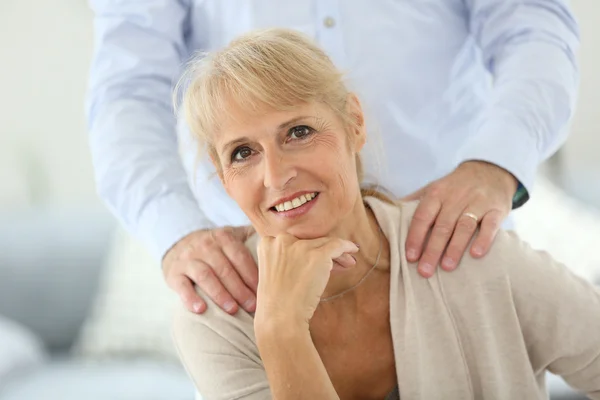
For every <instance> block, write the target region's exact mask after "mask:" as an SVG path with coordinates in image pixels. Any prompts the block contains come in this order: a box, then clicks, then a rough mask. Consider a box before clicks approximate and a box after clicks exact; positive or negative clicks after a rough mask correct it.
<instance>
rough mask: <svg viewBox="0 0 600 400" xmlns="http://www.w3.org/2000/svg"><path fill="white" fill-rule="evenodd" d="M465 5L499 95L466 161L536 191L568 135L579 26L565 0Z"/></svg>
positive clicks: (482, 0)
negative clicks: (500, 171)
mask: <svg viewBox="0 0 600 400" xmlns="http://www.w3.org/2000/svg"><path fill="white" fill-rule="evenodd" d="M466 3H467V5H468V9H469V29H470V32H471V34H472V35H473V37H474V38H475V40H476V41H477V43H478V45H479V47H480V48H481V52H482V58H483V62H484V63H485V66H486V68H487V69H488V70H489V71H490V73H491V75H492V79H493V90H492V96H491V98H489V99H487V105H486V109H485V111H484V114H483V116H482V118H481V120H480V121H479V124H478V126H477V128H476V129H477V134H476V135H474V137H473V139H472V140H471V141H469V142H468V143H467V144H466V145H465V146H464V147H463V149H462V151H461V154H460V160H462V161H467V160H483V161H487V162H491V163H493V164H496V165H498V166H500V167H502V168H504V169H506V170H507V171H509V172H511V173H512V174H513V175H514V176H515V177H516V178H517V179H518V180H519V181H520V182H521V183H522V184H523V185H524V186H525V188H526V189H527V190H530V188H531V186H532V183H533V180H534V176H535V170H536V168H537V166H538V165H539V164H540V163H541V162H542V161H543V160H544V159H546V158H547V157H549V156H550V155H552V153H554V152H555V151H556V150H557V149H558V148H559V147H560V146H561V145H562V144H563V143H564V141H565V140H566V137H567V133H568V130H567V124H568V122H569V121H570V118H571V116H572V114H573V110H574V107H575V101H576V97H577V88H578V81H579V75H578V66H577V61H576V58H575V53H576V50H577V48H578V46H579V30H578V25H577V23H576V21H575V19H574V17H573V15H572V13H571V11H570V10H569V8H568V5H567V1H566V0H466Z"/></svg>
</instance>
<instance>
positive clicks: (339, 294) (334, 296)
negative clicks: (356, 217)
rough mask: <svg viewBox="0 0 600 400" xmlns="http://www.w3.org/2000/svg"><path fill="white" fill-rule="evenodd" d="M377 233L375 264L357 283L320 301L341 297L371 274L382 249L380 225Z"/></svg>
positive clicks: (377, 262)
mask: <svg viewBox="0 0 600 400" xmlns="http://www.w3.org/2000/svg"><path fill="white" fill-rule="evenodd" d="M378 233H379V252H378V253H377V258H376V259H375V264H373V266H372V267H371V269H370V270H368V271H367V273H366V274H365V275H364V276H363V277H362V278H361V279H360V281H358V283H357V284H356V285H354V286H350V287H349V288H348V289H345V290H342V291H341V292H340V293H338V294H334V295H333V296H329V297H325V298H323V299H321V303H324V302H326V301H331V300H335V299H337V298H338V297H342V296H343V295H345V294H346V293H348V292H349V291H351V290H354V289H356V288H357V287H359V286H360V284H361V283H363V282H364V281H365V280H366V279H367V278H368V277H369V275H371V272H373V270H374V269H375V267H377V264H379V258H380V257H381V249H383V240H381V227H379V231H378Z"/></svg>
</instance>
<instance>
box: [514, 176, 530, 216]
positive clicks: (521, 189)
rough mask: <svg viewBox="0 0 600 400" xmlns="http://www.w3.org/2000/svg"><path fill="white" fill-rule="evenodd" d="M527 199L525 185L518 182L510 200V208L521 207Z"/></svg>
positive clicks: (527, 194) (527, 193)
mask: <svg viewBox="0 0 600 400" xmlns="http://www.w3.org/2000/svg"><path fill="white" fill-rule="evenodd" d="M527 200H529V192H528V191H527V189H525V186H523V184H522V183H521V182H519V186H517V191H516V192H515V195H514V196H513V200H512V209H513V210H514V209H517V208H519V207H521V206H522V205H523V204H525V203H527Z"/></svg>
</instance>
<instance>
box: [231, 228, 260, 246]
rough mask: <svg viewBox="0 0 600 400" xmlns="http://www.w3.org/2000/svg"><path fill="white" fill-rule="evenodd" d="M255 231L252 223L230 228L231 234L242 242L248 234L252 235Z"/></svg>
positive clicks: (246, 238)
mask: <svg viewBox="0 0 600 400" xmlns="http://www.w3.org/2000/svg"><path fill="white" fill-rule="evenodd" d="M255 232H256V231H255V230H254V227H253V226H252V225H245V226H236V227H234V228H232V229H231V233H232V235H233V236H234V237H235V238H236V239H238V241H240V242H242V243H244V242H245V241H246V240H248V238H249V237H250V236H252V235H253V234H254V233H255Z"/></svg>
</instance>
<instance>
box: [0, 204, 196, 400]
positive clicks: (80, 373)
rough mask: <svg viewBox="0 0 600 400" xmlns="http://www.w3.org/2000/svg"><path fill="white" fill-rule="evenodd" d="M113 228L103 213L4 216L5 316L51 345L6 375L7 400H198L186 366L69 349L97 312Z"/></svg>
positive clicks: (1, 392)
mask: <svg viewBox="0 0 600 400" xmlns="http://www.w3.org/2000/svg"><path fill="white" fill-rule="evenodd" d="M113 229H114V222H113V219H112V218H111V217H110V216H109V215H107V213H106V212H104V211H101V210H98V211H94V210H68V211H67V210H63V211H61V210H40V211H36V212H31V211H28V212H23V213H14V214H11V215H0V316H3V317H8V318H9V319H11V320H14V321H16V322H18V323H20V324H21V325H23V326H25V327H26V328H29V329H30V330H31V331H32V332H33V333H35V335H37V337H38V338H40V339H41V341H42V342H43V346H44V351H43V355H42V358H41V359H39V358H38V359H36V360H37V361H36V362H30V363H29V364H30V365H21V366H20V367H19V368H18V369H17V370H15V371H13V372H12V373H9V374H8V375H6V374H5V375H4V376H3V377H2V376H0V400H37V399H47V400H80V399H86V400H106V399H111V400H112V399H123V400H149V399H156V400H162V399H164V400H192V399H194V389H193V386H192V384H191V382H190V381H189V380H188V379H187V376H186V375H185V372H184V371H183V370H182V368H181V367H179V366H178V365H174V364H169V363H166V362H162V361H158V360H152V359H131V358H128V359H111V360H102V361H100V360H99V361H97V362H90V361H89V360H83V359H78V358H77V357H75V356H73V355H72V354H71V353H70V351H69V350H70V347H71V345H72V344H73V343H74V341H75V339H76V338H77V335H78V332H79V330H80V328H81V326H82V324H83V321H84V319H85V317H86V315H88V313H89V312H90V309H91V306H92V302H93V300H94V295H95V293H96V291H97V289H98V282H99V279H98V278H99V276H100V272H101V266H102V265H103V261H104V258H105V254H106V252H107V247H108V246H109V241H110V237H111V233H112V231H113ZM1 346H2V343H0V354H2V351H1ZM0 364H1V363H0Z"/></svg>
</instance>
